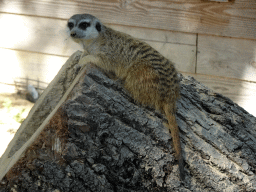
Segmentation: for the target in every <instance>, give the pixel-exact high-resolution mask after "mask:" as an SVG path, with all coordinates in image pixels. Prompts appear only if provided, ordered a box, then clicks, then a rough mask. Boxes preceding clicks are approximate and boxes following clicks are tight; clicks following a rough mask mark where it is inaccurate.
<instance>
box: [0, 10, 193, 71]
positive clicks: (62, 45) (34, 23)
mask: <svg viewBox="0 0 256 192" xmlns="http://www.w3.org/2000/svg"><path fill="white" fill-rule="evenodd" d="M9 23H12V25H10V24H9ZM0 25H1V26H9V27H8V30H2V31H0V47H2V48H8V49H13V50H23V51H30V52H37V53H45V54H51V55H56V56H70V55H71V54H72V53H73V52H75V51H76V50H82V48H81V47H80V46H79V45H78V44H77V43H74V42H73V41H72V40H71V39H70V38H69V37H68V32H67V31H66V21H64V20H59V19H49V18H36V17H29V16H21V15H10V14H0ZM110 27H112V28H114V29H116V30H119V31H122V32H126V33H128V34H130V35H132V36H134V37H136V38H139V39H142V40H144V41H146V42H147V43H149V44H150V45H152V46H153V47H154V48H156V49H157V50H158V51H159V52H161V53H162V54H163V55H164V56H166V57H167V58H169V59H170V60H172V61H173V62H175V63H176V64H177V68H178V70H180V71H184V72H195V57H196V35H193V34H184V33H177V32H175V33H173V32H168V31H161V30H153V29H152V30H151V29H144V28H138V27H124V26H117V25H111V26H110ZM17 28H18V29H19V32H18V33H17Z"/></svg>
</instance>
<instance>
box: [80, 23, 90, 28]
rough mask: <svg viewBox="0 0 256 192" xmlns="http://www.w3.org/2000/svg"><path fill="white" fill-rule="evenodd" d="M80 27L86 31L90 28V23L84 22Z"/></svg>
mask: <svg viewBox="0 0 256 192" xmlns="http://www.w3.org/2000/svg"><path fill="white" fill-rule="evenodd" d="M78 27H79V28H80V29H83V30H85V29H86V28H87V27H90V23H87V22H82V23H80V24H79V26H78Z"/></svg>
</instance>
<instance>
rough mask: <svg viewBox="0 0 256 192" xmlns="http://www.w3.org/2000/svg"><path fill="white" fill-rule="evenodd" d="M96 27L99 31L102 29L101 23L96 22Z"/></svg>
mask: <svg viewBox="0 0 256 192" xmlns="http://www.w3.org/2000/svg"><path fill="white" fill-rule="evenodd" d="M96 29H97V31H99V32H100V31H101V25H100V23H99V22H97V23H96Z"/></svg>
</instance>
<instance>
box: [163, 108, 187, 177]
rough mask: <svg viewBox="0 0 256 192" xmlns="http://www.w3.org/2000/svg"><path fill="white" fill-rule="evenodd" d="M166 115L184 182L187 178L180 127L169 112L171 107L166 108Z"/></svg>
mask: <svg viewBox="0 0 256 192" xmlns="http://www.w3.org/2000/svg"><path fill="white" fill-rule="evenodd" d="M165 114H166V118H167V120H168V126H169V127H168V128H169V129H170V131H171V136H172V140H173V146H174V149H175V153H176V155H175V156H176V159H177V160H178V162H179V171H180V178H181V180H184V177H185V173H184V162H183V157H182V154H181V144H180V136H179V127H178V124H177V122H176V118H175V115H174V114H172V113H171V112H170V110H169V105H166V106H165Z"/></svg>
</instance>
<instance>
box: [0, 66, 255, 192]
mask: <svg viewBox="0 0 256 192" xmlns="http://www.w3.org/2000/svg"><path fill="white" fill-rule="evenodd" d="M62 78H63V77H62ZM180 78H181V82H180V87H181V98H180V99H179V101H178V102H177V114H176V117H177V123H178V125H179V128H180V136H181V145H182V150H183V152H182V154H183V157H184V160H185V181H184V182H181V181H180V179H179V174H178V165H177V162H176V161H175V158H174V150H173V147H172V142H171V140H172V139H171V136H170V133H169V131H168V130H167V128H166V127H165V124H166V123H167V121H166V119H165V117H164V116H163V115H162V114H160V113H159V112H157V111H154V109H151V108H148V107H144V106H140V105H139V104H137V103H136V102H135V101H134V100H133V99H132V98H131V97H130V96H129V94H128V93H127V92H126V91H125V90H124V89H123V88H122V85H121V83H120V82H118V81H114V80H112V79H110V78H108V77H107V76H106V75H105V74H104V73H103V72H102V71H101V70H100V69H97V68H96V67H93V65H90V64H88V66H87V67H86V69H85V70H84V72H83V75H81V78H79V80H77V82H75V83H73V84H74V87H72V85H71V87H72V89H71V91H70V92H69V93H68V94H66V95H67V96H66V98H65V99H63V101H60V100H61V98H60V96H59V95H56V94H54V93H53V94H51V99H52V100H54V99H55V98H56V97H58V98H59V100H58V101H59V104H60V105H59V107H58V105H56V106H55V108H54V109H55V111H54V110H52V111H51V113H50V112H47V114H48V117H47V118H48V119H47V118H43V119H40V120H36V119H35V118H37V117H36V116H34V118H33V119H31V120H27V122H30V121H40V122H41V123H40V127H39V126H38V124H36V126H37V127H36V128H35V127H34V128H33V130H35V132H38V133H37V135H38V136H33V134H34V133H33V134H31V137H29V139H28V140H27V141H26V142H28V141H30V143H29V144H28V146H27V147H24V149H22V148H19V149H16V148H15V149H16V153H17V151H18V150H19V151H20V150H21V149H22V150H23V151H22V152H19V154H20V155H19V157H18V158H17V161H16V162H15V164H14V165H12V166H11V168H10V169H9V170H8V171H7V174H6V175H5V177H4V178H3V179H2V181H1V183H0V191H15V190H16V191H55V192H57V191H79V192H80V191H88V192H89V191H97V192H99V191H117V192H119V191H127V192H128V191H129V192H130V191H134V192H135V191H136V192H137V191H141V192H142V191H143V192H144V191H256V118H255V117H253V116H252V115H250V114H249V113H247V112H246V111H245V110H244V109H242V108H241V107H239V106H238V105H237V104H235V103H233V102H232V101H231V100H230V99H228V98H226V97H224V96H222V95H220V94H217V93H213V92H212V91H211V90H209V89H208V88H207V87H205V86H204V85H202V84H200V83H199V82H197V81H196V80H195V79H193V78H191V77H184V76H182V75H180ZM66 80H67V79H66ZM68 81H70V80H68ZM74 81H75V80H74ZM59 83H60V82H59ZM62 83H63V82H62ZM51 93H52V92H51ZM63 95H64V94H63ZM45 97H47V96H45ZM62 97H64V96H62ZM41 100H42V99H41ZM42 105H43V102H42ZM38 118H39V117H38ZM43 122H44V123H43ZM38 127H39V128H38ZM41 127H42V128H41ZM40 129H41V130H40ZM33 137H34V138H33ZM23 143H25V141H24V142H23ZM9 151H11V150H9ZM9 156H15V152H14V151H13V150H12V153H11V155H9ZM1 161H2V162H3V160H1ZM1 161H0V167H1V166H3V165H4V164H3V163H2V164H1Z"/></svg>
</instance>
